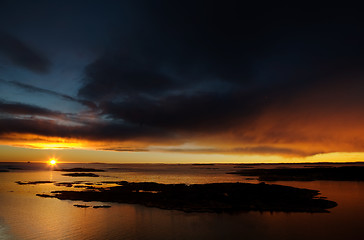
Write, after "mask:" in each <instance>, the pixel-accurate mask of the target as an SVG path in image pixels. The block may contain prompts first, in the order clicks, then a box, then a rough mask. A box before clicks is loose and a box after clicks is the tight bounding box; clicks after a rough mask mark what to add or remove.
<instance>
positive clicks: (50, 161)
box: [49, 158, 57, 165]
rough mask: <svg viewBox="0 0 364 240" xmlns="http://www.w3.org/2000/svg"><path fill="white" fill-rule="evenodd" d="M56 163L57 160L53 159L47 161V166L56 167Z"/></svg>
mask: <svg viewBox="0 0 364 240" xmlns="http://www.w3.org/2000/svg"><path fill="white" fill-rule="evenodd" d="M56 163H57V159H55V158H51V159H49V164H50V165H56Z"/></svg>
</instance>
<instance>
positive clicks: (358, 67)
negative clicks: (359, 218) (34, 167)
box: [0, 0, 364, 163]
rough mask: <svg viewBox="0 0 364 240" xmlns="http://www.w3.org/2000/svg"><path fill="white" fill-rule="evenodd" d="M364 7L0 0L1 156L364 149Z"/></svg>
mask: <svg viewBox="0 0 364 240" xmlns="http://www.w3.org/2000/svg"><path fill="white" fill-rule="evenodd" d="M363 43H364V15H363V14H362V12H361V11H360V9H349V8H348V9H346V8H336V9H335V8H303V7H299V8H262V6H249V5H246V4H242V3H241V1H159V0H155V1H149V0H133V1H116V0H103V1H101V0H100V1H92V0H90V1H75V0H73V1H69V0H65V1H39V0H34V1H19V0H11V1H6V0H5V1H4V0H0V161H27V160H28V159H31V160H32V161H37V160H38V161H43V159H46V158H47V157H49V156H50V155H56V156H57V157H59V158H60V159H62V160H63V161H71V162H77V161H96V162H147V163H148V162H151V163H152V162H165V163H176V162H178V163H188V162H234V163H235V162H305V161H306V162H307V161H308V162H310V161H313V162H315V161H363V160H364V154H363V152H364V108H363V106H364V94H363V93H364V72H363V67H362V66H363V64H364V44H363Z"/></svg>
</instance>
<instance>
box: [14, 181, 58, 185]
mask: <svg viewBox="0 0 364 240" xmlns="http://www.w3.org/2000/svg"><path fill="white" fill-rule="evenodd" d="M16 183H17V184H19V185H35V184H44V183H53V181H33V182H32V181H29V182H22V181H16Z"/></svg>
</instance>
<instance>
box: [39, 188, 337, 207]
mask: <svg viewBox="0 0 364 240" xmlns="http://www.w3.org/2000/svg"><path fill="white" fill-rule="evenodd" d="M118 184H119V185H120V186H116V187H110V188H99V189H97V190H87V191H54V192H52V193H53V194H54V195H53V197H55V198H58V199H61V200H77V201H99V202H118V203H132V204H141V205H144V206H148V207H157V208H161V209H170V210H180V211H184V212H240V211H279V212H328V211H327V209H329V208H332V207H335V206H336V205H337V204H336V203H335V202H333V201H329V200H326V199H323V198H318V197H317V196H318V195H319V191H316V190H309V189H300V188H294V187H288V186H281V185H268V184H263V183H261V184H249V183H212V184H194V185H185V184H158V183H153V182H147V183H129V182H125V181H121V182H118ZM38 196H40V195H38ZM45 197H49V196H48V195H46V196H45Z"/></svg>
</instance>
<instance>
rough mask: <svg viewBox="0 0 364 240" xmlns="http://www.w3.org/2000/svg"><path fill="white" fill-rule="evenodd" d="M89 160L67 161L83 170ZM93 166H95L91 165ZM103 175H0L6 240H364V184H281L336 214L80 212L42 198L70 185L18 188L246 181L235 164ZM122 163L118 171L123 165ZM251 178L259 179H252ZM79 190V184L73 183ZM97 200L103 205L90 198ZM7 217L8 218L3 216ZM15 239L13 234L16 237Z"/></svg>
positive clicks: (123, 208)
mask: <svg viewBox="0 0 364 240" xmlns="http://www.w3.org/2000/svg"><path fill="white" fill-rule="evenodd" d="M80 166H83V167H85V165H72V164H68V165H64V166H60V167H65V168H66V167H67V168H69V167H80ZM88 167H90V166H88ZM92 167H94V168H102V169H105V170H107V171H106V172H98V173H97V174H99V175H100V176H101V177H99V178H91V177H81V178H72V177H66V176H63V175H62V173H63V172H59V171H49V169H47V168H46V169H42V168H41V167H39V166H38V168H33V169H32V170H30V171H25V170H17V171H12V172H4V173H1V174H0V182H1V184H0V234H1V235H0V236H1V237H2V238H0V239H14V238H17V239H242V238H244V239H273V240H274V239H299V240H300V239H360V238H358V236H362V235H363V234H364V230H363V228H362V226H361V223H362V222H363V221H364V204H362V203H363V202H364V183H363V182H333V181H313V182H275V183H277V184H284V185H291V186H296V187H305V188H311V189H318V190H320V191H321V192H322V194H323V195H324V196H326V197H328V199H330V200H334V201H337V202H338V204H339V206H338V207H336V208H334V209H332V212H331V213H329V214H309V213H290V214H287V213H269V212H268V213H267V212H266V213H259V212H249V213H239V214H225V213H224V214H215V213H184V212H180V211H170V210H161V209H157V208H147V207H144V206H140V205H133V204H115V203H110V204H109V203H108V205H111V206H112V207H111V208H110V209H93V208H87V209H81V208H76V207H74V206H73V205H74V204H77V203H79V204H85V203H82V202H77V201H61V200H58V199H49V198H47V199H46V198H39V197H36V196H35V194H36V193H49V192H51V191H53V190H62V189H70V188H67V187H65V186H60V187H57V186H55V185H54V184H53V183H47V184H38V185H18V184H16V183H15V181H39V180H50V181H57V182H72V181H75V180H76V181H77V180H82V181H90V182H101V181H121V180H126V181H135V182H141V181H155V182H160V183H181V182H183V183H209V182H237V181H244V178H243V177H241V176H238V175H230V174H226V172H229V171H233V170H236V169H234V168H233V166H228V165H221V166H220V165H219V166H216V165H215V166H193V165H186V166H169V165H160V166H157V165H152V166H149V165H139V166H135V165H117V166H115V165H112V166H110V165H105V164H94V165H92ZM116 168H118V169H116ZM251 182H257V181H256V180H251ZM72 189H73V188H72ZM86 204H88V205H97V204H98V203H93V202H91V203H86ZM1 219H2V220H1ZM11 236H13V237H11Z"/></svg>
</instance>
